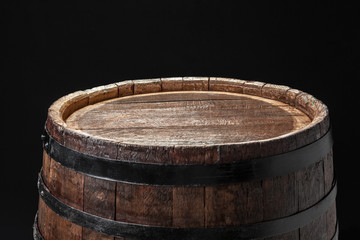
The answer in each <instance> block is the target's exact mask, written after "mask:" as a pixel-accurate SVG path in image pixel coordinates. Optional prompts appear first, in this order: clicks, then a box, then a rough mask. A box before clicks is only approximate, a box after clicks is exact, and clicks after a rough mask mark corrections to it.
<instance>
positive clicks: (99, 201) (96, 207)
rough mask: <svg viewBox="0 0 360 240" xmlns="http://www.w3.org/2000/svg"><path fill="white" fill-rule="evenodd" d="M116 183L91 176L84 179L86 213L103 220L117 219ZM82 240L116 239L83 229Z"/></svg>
mask: <svg viewBox="0 0 360 240" xmlns="http://www.w3.org/2000/svg"><path fill="white" fill-rule="evenodd" d="M115 189H116V183H115V182H110V181H106V180H102V179H96V178H92V177H89V176H85V177H84V211H85V212H87V213H90V214H93V215H96V216H99V217H102V218H108V219H112V220H114V219H115ZM82 239H84V240H85V239H86V240H92V239H94V240H95V239H102V240H113V239H114V237H111V236H107V235H103V234H100V233H97V232H94V231H91V230H89V229H86V228H83V232H82Z"/></svg>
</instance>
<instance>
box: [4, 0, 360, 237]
mask: <svg viewBox="0 0 360 240" xmlns="http://www.w3.org/2000/svg"><path fill="white" fill-rule="evenodd" d="M50 2H51V3H49V2H47V1H26V2H19V1H9V2H8V3H2V7H1V11H2V16H3V17H4V19H5V21H4V22H5V23H6V24H5V26H4V27H3V28H2V29H1V32H2V34H1V35H2V39H4V40H5V43H4V44H3V46H4V54H2V55H3V56H5V58H4V63H3V67H4V70H3V71H2V72H1V75H2V77H1V79H2V81H1V94H0V96H1V121H2V122H1V123H2V124H1V126H2V128H3V129H2V131H1V132H2V134H1V135H2V138H3V142H2V144H1V156H2V158H1V161H2V166H3V167H1V176H0V177H1V200H2V207H1V211H0V213H1V217H0V221H1V222H0V227H1V235H2V237H5V236H6V239H10V236H11V239H32V236H31V231H32V229H31V227H32V223H33V218H34V215H35V212H36V210H37V202H38V194H37V189H36V180H37V173H38V171H39V169H40V167H41V158H42V149H41V143H40V134H41V132H42V128H43V124H44V122H45V119H46V114H47V109H48V107H49V106H50V104H51V103H52V102H53V101H55V100H56V99H58V98H59V97H61V96H63V95H65V94H68V93H71V92H74V91H77V90H83V89H87V88H91V87H95V86H98V85H104V84H109V83H113V82H118V81H122V80H127V79H141V78H153V77H171V76H222V77H234V78H240V79H246V80H258V81H263V82H269V83H274V84H283V85H288V86H290V87H293V88H297V89H300V90H303V91H305V92H308V93H310V94H312V95H314V96H315V97H317V98H319V99H321V100H322V101H323V102H324V103H325V104H327V106H328V107H329V109H330V116H331V121H332V125H333V131H334V138H335V146H334V151H335V168H336V174H337V178H338V183H339V192H338V198H337V200H338V204H337V208H338V217H339V221H340V239H342V240H343V239H350V236H351V234H357V231H356V229H355V228H356V226H357V224H358V221H357V220H358V219H359V216H360V214H359V202H360V198H359V194H358V193H357V192H358V189H359V187H360V181H359V176H358V175H359V170H358V166H359V164H358V163H357V162H358V161H359V160H358V159H357V157H356V155H354V153H356V148H357V145H358V144H357V138H358V137H357V136H356V135H357V126H358V120H357V119H358V116H357V115H356V114H357V106H358V103H359V101H358V100H357V99H358V96H357V92H358V91H357V90H356V89H358V88H359V87H358V86H357V85H356V82H357V80H358V70H357V69H356V68H355V67H359V65H358V62H357V57H358V56H359V55H358V52H359V35H358V34H359V28H358V26H357V25H356V24H355V23H356V20H358V19H357V18H358V17H357V15H358V9H357V8H355V7H354V6H352V5H351V4H348V3H346V1H334V0H332V1H311V2H310V3H306V2H304V1H288V2H287V3H280V2H278V3H274V2H277V1H269V2H265V1H264V2H259V1H249V2H245V1H210V0H208V1H134V0H133V1H115V2H116V4H115V3H114V2H110V1H97V2H89V1H85V2H82V3H80V2H72V3H71V4H67V3H64V2H62V1H61V2H60V1H50ZM270 2H271V3H270ZM289 2H291V3H289Z"/></svg>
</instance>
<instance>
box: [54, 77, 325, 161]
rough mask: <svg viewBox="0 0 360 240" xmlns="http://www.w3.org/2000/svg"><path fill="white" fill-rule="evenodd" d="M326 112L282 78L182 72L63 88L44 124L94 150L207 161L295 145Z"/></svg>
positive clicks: (312, 133) (319, 130) (308, 137)
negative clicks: (251, 78) (276, 82)
mask: <svg viewBox="0 0 360 240" xmlns="http://www.w3.org/2000/svg"><path fill="white" fill-rule="evenodd" d="M328 118H329V117H328V110H327V107H326V106H325V105H324V104H323V103H322V102H321V101H319V100H318V99H316V98H314V97H313V96H311V95H310V94H307V93H304V92H302V91H299V90H295V89H291V88H290V87H287V86H280V85H274V84H268V83H263V82H255V81H244V80H239V79H229V78H208V77H184V78H164V79H147V80H134V81H123V82H120V83H115V84H110V85H106V86H101V87H96V88H93V89H89V90H85V91H78V92H75V93H72V94H69V95H67V96H64V97H63V98H60V99H59V100H57V101H56V102H55V103H54V104H53V105H52V106H51V107H50V108H49V114H48V120H47V129H48V131H49V133H50V134H51V135H52V136H53V137H54V138H55V139H56V140H58V141H59V142H61V143H63V144H64V145H67V146H69V147H70V148H74V149H76V150H79V151H82V152H86V153H90V154H93V155H100V156H101V157H104V156H105V157H111V158H117V159H122V160H129V161H140V162H168V161H170V162H172V163H184V162H188V163H199V161H200V162H203V163H213V162H232V161H237V160H239V159H249V158H255V157H259V156H267V155H274V154H280V153H283V152H287V151H291V150H294V149H296V148H299V147H302V146H304V145H306V144H309V143H311V142H313V141H315V140H317V139H319V138H320V137H321V136H323V135H324V134H325V133H326V132H327V130H328V128H329V119H328ZM189 159H190V160H189ZM191 159H192V160H191Z"/></svg>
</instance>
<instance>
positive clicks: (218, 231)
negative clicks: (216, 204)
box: [38, 174, 337, 240]
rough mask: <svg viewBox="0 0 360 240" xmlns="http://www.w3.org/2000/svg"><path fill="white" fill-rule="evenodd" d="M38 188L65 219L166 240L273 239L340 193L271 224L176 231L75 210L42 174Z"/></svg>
mask: <svg viewBox="0 0 360 240" xmlns="http://www.w3.org/2000/svg"><path fill="white" fill-rule="evenodd" d="M38 188H39V193H40V196H41V198H42V200H43V201H44V202H45V204H46V205H47V206H48V207H49V208H50V209H51V210H53V211H54V212H55V213H56V214H58V215H59V216H61V217H62V218H64V219H66V220H68V221H70V222H72V223H74V224H77V225H79V226H82V227H85V228H88V229H90V230H92V231H95V232H99V233H102V234H106V235H110V236H113V237H119V238H129V239H141V240H153V239H159V240H166V239H169V238H171V239H172V240H182V239H193V240H201V239H208V240H219V239H241V240H250V239H257V238H265V237H272V236H276V235H280V234H283V233H287V232H291V231H294V230H296V229H299V228H302V227H304V226H305V225H307V224H309V223H310V222H312V221H313V220H314V219H316V218H318V217H320V216H322V215H323V214H325V213H326V211H327V210H328V209H329V208H330V207H331V206H332V204H333V203H334V201H335V198H336V193H337V187H336V182H334V184H333V186H332V189H331V190H330V191H329V192H328V193H327V195H326V196H324V197H323V198H322V199H321V200H320V201H319V202H317V203H316V204H315V205H313V206H311V207H309V208H307V209H305V210H303V211H300V212H297V213H295V214H293V215H290V216H287V217H284V218H279V219H275V220H271V221H264V222H258V223H254V224H246V225H239V226H229V227H224V226H222V227H211V228H174V227H161V226H150V225H141V224H134V223H128V222H118V221H114V220H111V219H106V218H102V217H99V216H96V215H92V214H89V213H87V212H84V211H81V210H79V209H76V208H73V207H71V206H69V205H67V204H65V203H63V202H62V201H60V200H59V199H58V198H56V197H55V196H54V195H52V194H51V193H50V191H49V190H48V188H47V187H46V186H45V184H44V182H43V180H42V178H41V174H39V181H38Z"/></svg>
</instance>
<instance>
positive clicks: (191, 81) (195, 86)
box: [183, 77, 209, 91]
mask: <svg viewBox="0 0 360 240" xmlns="http://www.w3.org/2000/svg"><path fill="white" fill-rule="evenodd" d="M183 90H184V91H207V90H209V78H208V77H184V78H183Z"/></svg>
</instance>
